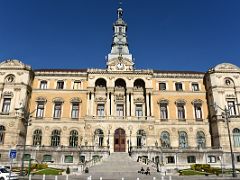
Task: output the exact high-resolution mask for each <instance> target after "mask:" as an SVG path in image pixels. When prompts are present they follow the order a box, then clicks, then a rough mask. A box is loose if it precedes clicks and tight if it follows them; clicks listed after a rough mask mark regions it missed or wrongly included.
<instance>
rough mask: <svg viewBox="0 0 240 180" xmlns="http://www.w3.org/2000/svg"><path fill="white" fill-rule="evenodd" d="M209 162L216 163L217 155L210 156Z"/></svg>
mask: <svg viewBox="0 0 240 180" xmlns="http://www.w3.org/2000/svg"><path fill="white" fill-rule="evenodd" d="M207 160H208V163H216V156H208V158H207Z"/></svg>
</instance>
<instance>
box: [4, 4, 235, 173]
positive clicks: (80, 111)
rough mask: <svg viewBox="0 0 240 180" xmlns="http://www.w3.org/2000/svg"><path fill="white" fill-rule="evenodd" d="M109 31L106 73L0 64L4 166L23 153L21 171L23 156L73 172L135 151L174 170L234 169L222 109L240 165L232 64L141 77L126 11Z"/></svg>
mask: <svg viewBox="0 0 240 180" xmlns="http://www.w3.org/2000/svg"><path fill="white" fill-rule="evenodd" d="M113 29H114V34H113V42H112V48H111V52H110V53H109V54H108V57H107V64H106V65H107V68H106V69H41V70H32V69H31V67H30V66H28V65H25V64H23V63H22V62H20V61H18V60H7V61H4V62H2V63H1V64H0V93H1V99H0V111H1V113H0V162H1V163H4V162H8V150H9V149H10V148H17V150H18V156H17V159H16V160H15V163H16V164H19V165H20V164H21V161H22V160H23V159H22V157H23V158H24V160H28V159H34V160H37V161H38V162H47V163H50V164H51V165H55V166H63V165H67V166H76V167H77V166H79V165H81V164H82V163H84V162H86V161H90V160H92V159H94V158H100V157H103V158H107V157H108V155H109V153H113V152H129V154H131V157H132V158H133V159H135V160H137V159H139V157H146V158H147V159H149V161H151V162H159V163H161V165H164V166H165V167H166V168H168V169H173V168H185V167H189V165H191V164H194V163H203V164H206V163H209V164H212V165H213V166H221V165H223V164H224V165H225V166H229V165H230V149H229V140H228V132H227V128H226V121H224V118H223V116H222V112H221V110H220V108H219V109H218V110H217V109H216V106H213V105H214V104H216V105H217V106H218V107H221V108H222V109H224V108H225V107H226V109H227V110H228V111H227V112H228V114H227V115H228V118H229V119H230V122H229V123H230V136H231V138H232V142H233V150H234V154H235V161H236V165H237V166H240V163H239V162H240V126H239V121H240V118H239V113H240V112H239V107H238V103H239V101H240V81H239V77H240V69H239V68H238V67H237V66H235V65H232V64H227V63H223V64H220V65H217V66H216V67H215V68H212V69H210V70H209V71H208V72H206V73H204V72H192V71H188V72H186V71H182V72H181V71H160V70H144V69H135V68H134V62H133V58H132V55H131V54H130V52H129V49H128V41H127V24H126V23H125V22H124V20H123V10H122V9H121V8H119V9H118V11H117V20H116V22H115V23H114V26H113ZM23 153H24V156H22V155H23ZM238 163H239V164H238Z"/></svg>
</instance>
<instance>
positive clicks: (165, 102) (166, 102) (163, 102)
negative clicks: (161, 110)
mask: <svg viewBox="0 0 240 180" xmlns="http://www.w3.org/2000/svg"><path fill="white" fill-rule="evenodd" d="M157 103H158V104H169V100H167V99H159V100H158V101H157Z"/></svg>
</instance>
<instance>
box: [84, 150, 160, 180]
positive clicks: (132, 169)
mask: <svg viewBox="0 0 240 180" xmlns="http://www.w3.org/2000/svg"><path fill="white" fill-rule="evenodd" d="M141 167H143V168H144V169H145V170H146V168H147V167H148V166H147V165H145V164H142V163H140V162H136V161H133V160H132V159H131V158H130V157H129V155H128V153H122V152H120V153H119V152H118V153H116V152H115V153H112V154H111V155H110V156H109V158H107V159H106V160H104V161H103V162H102V163H101V164H98V165H96V166H92V167H90V168H89V173H86V174H85V173H83V175H82V176H83V177H85V178H86V179H87V177H89V176H91V177H92V178H91V179H92V180H93V179H94V180H95V179H96V180H99V179H100V177H102V180H115V179H116V180H122V178H124V180H134V179H137V178H139V180H143V179H144V180H148V179H149V180H150V179H151V180H152V179H153V177H156V179H157V177H158V178H160V177H161V175H160V173H159V172H156V170H155V169H152V168H151V167H149V168H150V172H151V175H145V174H140V173H138V171H140V169H141ZM85 178H84V179H85Z"/></svg>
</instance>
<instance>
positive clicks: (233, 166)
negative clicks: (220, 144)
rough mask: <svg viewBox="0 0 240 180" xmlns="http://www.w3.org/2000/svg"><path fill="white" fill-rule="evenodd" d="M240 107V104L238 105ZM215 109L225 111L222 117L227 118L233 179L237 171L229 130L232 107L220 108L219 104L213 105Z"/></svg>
mask: <svg viewBox="0 0 240 180" xmlns="http://www.w3.org/2000/svg"><path fill="white" fill-rule="evenodd" d="M237 105H239V104H237ZM213 106H214V108H215V109H216V108H219V109H220V110H222V111H223V113H222V115H223V116H224V118H225V122H226V123H227V131H228V139H229V146H230V153H231V160H232V176H233V177H237V174H236V169H235V164H234V154H233V150H232V139H231V135H230V128H229V117H230V112H231V108H232V106H229V107H227V106H225V108H224V109H223V108H221V107H220V106H218V105H217V104H214V105H213Z"/></svg>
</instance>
